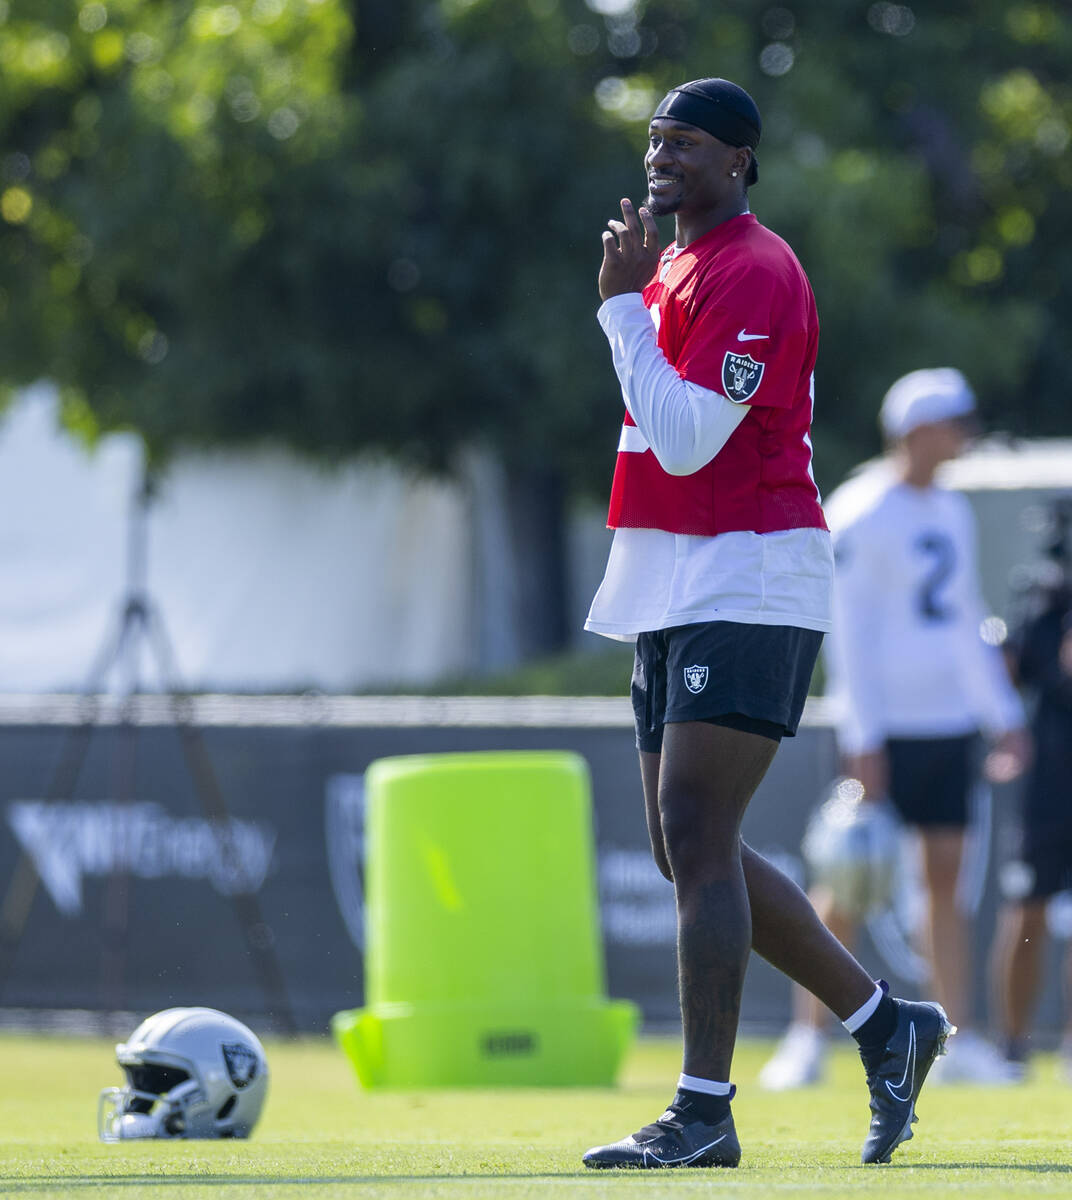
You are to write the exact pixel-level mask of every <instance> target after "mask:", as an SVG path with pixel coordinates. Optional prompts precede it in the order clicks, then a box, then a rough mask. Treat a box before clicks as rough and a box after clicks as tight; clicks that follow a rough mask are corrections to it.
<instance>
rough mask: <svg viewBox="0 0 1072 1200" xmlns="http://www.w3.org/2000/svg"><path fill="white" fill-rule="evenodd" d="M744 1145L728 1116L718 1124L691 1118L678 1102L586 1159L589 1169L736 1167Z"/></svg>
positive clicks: (593, 1149) (588, 1153) (591, 1151)
mask: <svg viewBox="0 0 1072 1200" xmlns="http://www.w3.org/2000/svg"><path fill="white" fill-rule="evenodd" d="M740 1161H741V1143H740V1142H739V1141H738V1140H737V1130H736V1129H734V1127H733V1114H732V1113H727V1114H726V1116H725V1117H723V1118H722V1120H721V1121H719V1122H718V1123H717V1124H715V1125H709V1124H707V1122H706V1121H703V1120H701V1119H700V1118H699V1117H690V1116H689V1112H688V1108H687V1106H682V1105H679V1104H678V1103H677V1098H676V1097H675V1103H674V1104H671V1106H670V1107H669V1108H668V1109H667V1110H666V1112H664V1113H663V1115H662V1116H661V1117H660V1118H659V1119H658V1120H657V1121H656V1122H655V1123H654V1124H653V1125H645V1126H644V1128H643V1129H641V1130H640V1131H639V1132H638V1133H633V1134H630V1135H629V1137H627V1138H622V1140H621V1141H620V1142H614V1143H613V1145H610V1146H595V1147H593V1148H592V1149H591V1150H589V1151H588V1152H587V1154H585V1156H584V1165H585V1166H586V1167H639V1168H656V1167H735V1166H736V1165H737V1164H738V1163H739V1162H740Z"/></svg>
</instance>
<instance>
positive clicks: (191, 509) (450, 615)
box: [0, 385, 477, 692]
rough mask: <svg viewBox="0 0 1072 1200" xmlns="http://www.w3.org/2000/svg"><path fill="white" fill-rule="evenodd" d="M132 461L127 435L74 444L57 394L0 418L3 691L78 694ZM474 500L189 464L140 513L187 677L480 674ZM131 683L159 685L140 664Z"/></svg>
mask: <svg viewBox="0 0 1072 1200" xmlns="http://www.w3.org/2000/svg"><path fill="white" fill-rule="evenodd" d="M141 467H142V448H141V443H140V441H139V439H138V438H137V437H136V436H135V435H133V434H121V435H110V436H108V437H105V438H103V439H102V440H101V442H100V443H99V445H98V446H96V447H95V449H94V450H92V451H89V450H87V449H86V448H85V447H84V446H82V445H81V444H80V443H79V442H78V441H77V440H76V439H74V438H73V437H72V436H71V435H70V434H68V433H66V432H65V431H63V430H62V429H61V428H60V426H59V422H58V417H57V398H56V394H55V391H54V389H52V388H51V387H49V386H47V385H39V386H36V387H34V388H31V389H27V390H26V391H25V392H23V393H22V394H21V395H20V396H19V397H18V398H17V400H16V402H15V403H14V404H13V406H12V407H11V408H10V409H9V410H8V411H7V412H6V413H5V414H4V415H3V417H2V418H0V691H5V692H34V691H69V690H81V689H82V687H83V686H84V685H85V683H86V681H87V678H88V676H89V673H90V670H91V666H92V664H93V662H94V660H95V658H96V657H97V656H98V654H99V653H100V651H101V649H102V647H104V646H105V645H106V644H107V641H106V639H107V637H108V632H109V629H110V628H112V627H114V625H115V624H116V622H117V618H118V613H119V612H120V611H121V608H122V605H123V601H124V598H125V596H126V594H127V584H126V561H127V559H126V544H127V538H128V531H129V527H130V526H129V521H130V512H131V508H132V497H133V496H134V494H135V493H136V491H137V487H138V483H139V480H140V478H141ZM469 506H470V501H469V489H467V488H465V487H462V486H459V485H455V484H448V483H443V482H436V481H428V480H423V479H415V478H411V477H408V476H406V475H404V474H402V473H401V472H399V471H398V470H396V469H394V468H391V467H388V466H385V465H380V464H376V463H355V464H350V465H347V466H343V467H340V468H338V469H336V470H324V469H318V468H316V467H315V466H312V465H310V464H308V463H306V462H304V461H302V460H299V459H298V458H296V457H294V456H292V455H289V454H287V453H285V452H282V451H275V450H267V449H266V450H262V451H251V452H246V453H222V452H220V453H197V454H193V453H191V454H186V455H183V456H182V457H180V458H179V459H178V460H177V461H176V462H175V463H174V465H173V466H172V467H171V468H170V469H169V471H168V473H167V474H166V476H165V477H164V478H163V479H162V480H161V483H160V486H159V489H158V496H157V499H156V500H155V502H154V504H153V505H152V507H151V509H150V515H149V518H148V591H149V595H150V598H151V600H152V601H153V602H154V604H155V607H156V610H157V611H158V612H159V613H160V614H161V616H162V619H163V624H164V627H165V629H166V631H167V633H168V635H169V638H170V640H171V643H172V645H173V647H174V650H175V657H176V660H177V666H178V672H179V675H180V676H181V682H182V683H183V684H184V685H185V686H188V687H190V688H193V689H197V690H249V691H282V690H293V689H295V688H304V687H317V688H321V689H323V690H326V691H347V690H353V689H367V688H372V687H392V686H398V685H403V684H409V685H414V684H418V683H422V682H427V681H431V680H434V679H436V678H439V677H441V676H443V675H444V674H448V673H452V672H459V671H465V670H469V669H472V667H473V665H474V655H475V649H474V647H475V644H476V630H475V624H476V620H477V617H476V616H475V615H474V611H473V600H472V593H473V588H474V580H473V560H474V549H473V545H472V534H471V532H470V530H471V527H472V522H471V520H470V513H469ZM139 681H140V682H141V683H142V684H143V685H144V686H145V687H147V688H152V687H160V686H164V685H165V683H166V682H167V681H164V680H162V679H161V678H160V677H159V675H158V674H157V672H156V670H155V666H154V662H153V661H152V660H151V659H150V657H149V656H147V655H143V658H142V662H141V665H140V667H139ZM107 684H108V686H109V688H110V689H111V690H116V689H117V688H118V689H121V688H122V686H123V684H122V679H121V678H120V673H119V672H118V671H113V672H111V673H110V674H109V676H108V679H107Z"/></svg>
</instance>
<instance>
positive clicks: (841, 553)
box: [824, 462, 1024, 754]
mask: <svg viewBox="0 0 1072 1200" xmlns="http://www.w3.org/2000/svg"><path fill="white" fill-rule="evenodd" d="M826 515H827V520H828V522H829V524H830V528H831V531H832V533H833V537H834V551H835V561H836V568H835V584H834V630H833V632H832V634H831V635H830V636H829V637H828V638H827V640H826V645H825V647H824V654H825V660H826V664H827V670H828V683H827V691H828V694H829V695H830V696H831V698H832V699H833V700H835V701H836V712H837V714H838V716H837V722H838V740H839V744H840V746H841V749H842V750H843V751H844V752H846V753H850V754H858V753H864V752H867V751H871V750H876V749H878V748H879V747H880V746H881V745H882V743H883V742H884V741H885V740H886V738H889V737H953V736H958V735H962V734H967V733H970V732H972V731H974V730H976V729H983V730H985V731H986V732H988V733H990V734H992V735H993V734H999V733H1002V732H1004V731H1006V730H1008V729H1012V728H1016V727H1018V726H1021V725H1022V724H1023V722H1024V712H1023V706H1022V704H1021V702H1020V698H1019V696H1018V695H1017V693H1016V690H1015V689H1014V688H1013V686H1012V683H1011V682H1010V680H1009V677H1008V674H1007V672H1006V670H1005V667H1004V663H1003V661H1002V657H1001V654H1000V651H998V650H997V649H996V648H995V647H993V646H991V645H988V644H987V643H986V642H984V641H983V638H982V635H981V627H982V623H983V620H984V618H985V615H986V611H985V608H984V604H983V600H982V596H981V592H980V588H979V581H978V569H977V566H976V529H975V520H974V516H973V514H972V510H971V506H970V504H969V503H968V501H967V499H966V498H965V497H964V496H963V495H961V494H960V493H959V492H952V491H949V490H948V489H946V488H941V487H926V488H917V487H912V486H910V485H908V484H905V483H903V482H901V481H900V480H899V479H898V478H897V477H896V475H895V474H894V472H893V470H892V469H891V468H890V466H889V464H888V463H885V462H883V463H880V464H878V465H877V466H874V467H872V468H870V469H868V470H866V471H865V472H864V473H863V474H861V475H860V476H858V477H856V478H854V479H852V480H850V481H849V482H848V483H846V484H844V485H843V486H842V487H841V488H839V489H838V490H837V491H836V492H834V493H833V495H832V496H831V497H830V499H829V501H828V503H827V505H826Z"/></svg>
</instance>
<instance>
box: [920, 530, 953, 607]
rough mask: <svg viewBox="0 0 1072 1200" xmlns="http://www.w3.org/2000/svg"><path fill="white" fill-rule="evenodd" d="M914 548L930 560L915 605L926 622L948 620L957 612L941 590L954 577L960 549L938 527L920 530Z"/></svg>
mask: <svg viewBox="0 0 1072 1200" xmlns="http://www.w3.org/2000/svg"><path fill="white" fill-rule="evenodd" d="M915 549H916V550H917V551H919V553H920V554H921V555H923V557H924V558H925V559H926V561H927V564H928V566H927V572H926V574H925V575H924V576H923V579H922V580H921V581H920V586H919V592H918V593H917V595H916V604H917V607H918V609H919V614H920V616H921V617H922V618H923V619H924V620H925V621H948V620H949V619H950V618H951V617H952V616H953V615H954V609H953V607H952V605H951V604H949V603H948V601H947V600H946V599H945V597H943V595H942V592H943V590H944V589H945V587H946V585H947V584H948V583H949V580H950V579H951V578H952V576H953V569H954V567H955V566H956V562H957V552H956V548H955V547H954V545H953V541H952V539H951V538H950V537H949V536H948V535H947V534H944V533H941V532H939V531H937V530H930V531H928V532H926V533H921V534H920V535H919V537H918V538H916V541H915Z"/></svg>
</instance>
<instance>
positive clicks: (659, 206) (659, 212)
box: [644, 192, 681, 217]
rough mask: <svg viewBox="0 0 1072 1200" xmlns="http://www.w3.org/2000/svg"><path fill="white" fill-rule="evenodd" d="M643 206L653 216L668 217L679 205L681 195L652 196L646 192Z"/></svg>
mask: <svg viewBox="0 0 1072 1200" xmlns="http://www.w3.org/2000/svg"><path fill="white" fill-rule="evenodd" d="M644 207H645V208H646V209H647V210H648V212H650V213H651V215H652V216H653V217H668V216H670V214H671V213H676V212H677V210H678V209H679V208H680V207H681V196H680V195H677V196H653V195H652V194H651V192H648V195H647V198H646V199H645V201H644Z"/></svg>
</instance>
